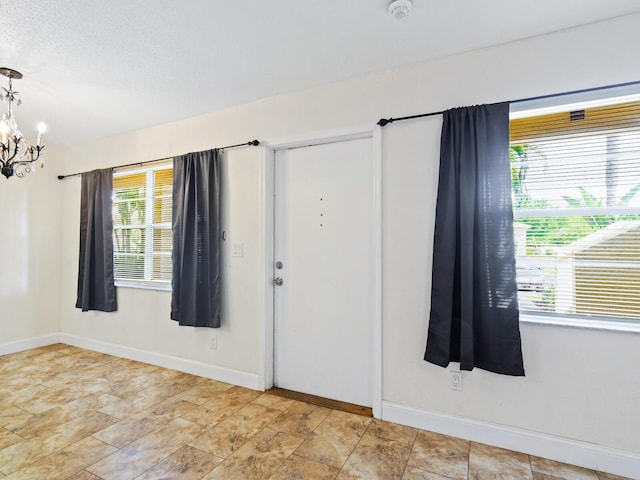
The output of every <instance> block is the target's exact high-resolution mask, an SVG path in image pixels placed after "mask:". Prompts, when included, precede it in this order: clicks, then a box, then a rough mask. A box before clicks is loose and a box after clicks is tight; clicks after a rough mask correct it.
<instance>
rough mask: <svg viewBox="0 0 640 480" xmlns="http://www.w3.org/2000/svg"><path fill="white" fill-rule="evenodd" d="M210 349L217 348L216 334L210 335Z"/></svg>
mask: <svg viewBox="0 0 640 480" xmlns="http://www.w3.org/2000/svg"><path fill="white" fill-rule="evenodd" d="M210 347H211V350H217V349H218V336H217V335H214V336H213V337H211V345H210Z"/></svg>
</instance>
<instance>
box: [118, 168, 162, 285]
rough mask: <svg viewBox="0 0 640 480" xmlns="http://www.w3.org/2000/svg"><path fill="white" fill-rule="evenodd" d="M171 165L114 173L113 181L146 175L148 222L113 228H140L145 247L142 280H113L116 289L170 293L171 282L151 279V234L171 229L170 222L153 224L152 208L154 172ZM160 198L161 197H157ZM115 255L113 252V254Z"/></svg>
mask: <svg viewBox="0 0 640 480" xmlns="http://www.w3.org/2000/svg"><path fill="white" fill-rule="evenodd" d="M172 168H173V165H172V163H171V160H167V161H162V162H159V163H154V164H153V165H152V166H149V167H142V168H136V169H130V170H129V169H128V170H121V171H115V172H114V173H113V177H114V179H115V178H117V177H123V176H129V175H135V174H140V173H144V174H145V175H146V182H147V185H146V189H145V192H146V196H145V219H146V220H148V221H146V222H145V224H144V225H118V226H115V225H114V226H113V229H114V230H123V229H126V228H140V229H144V230H145V247H144V252H145V253H144V257H143V258H144V277H145V278H144V280H136V279H130V278H115V279H114V280H115V285H116V287H125V288H141V289H146V290H161V291H171V280H155V279H153V278H152V277H153V258H154V251H153V232H154V230H155V229H156V228H171V222H162V223H153V213H154V212H153V207H154V202H153V201H154V193H155V175H154V174H155V172H157V171H159V170H171V169H172ZM158 198H161V197H158ZM114 255H115V252H114ZM158 255H160V256H168V257H170V256H171V253H168V254H166V253H160V252H158V253H155V256H158Z"/></svg>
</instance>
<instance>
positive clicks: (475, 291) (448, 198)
mask: <svg viewBox="0 0 640 480" xmlns="http://www.w3.org/2000/svg"><path fill="white" fill-rule="evenodd" d="M424 359H425V360H426V361H428V362H431V363H433V364H436V365H439V366H442V367H446V366H447V365H448V364H449V362H460V368H461V369H462V370H472V369H473V368H474V367H478V368H481V369H484V370H488V371H491V372H495V373H500V374H506V375H524V367H523V362H522V350H521V341H520V330H519V312H518V291H517V285H516V264H515V248H514V238H513V211H512V205H511V168H510V163H509V105H508V103H500V104H493V105H480V106H474V107H465V108H455V109H452V110H448V111H447V112H445V113H444V118H443V126H442V137H441V150H440V173H439V183H438V196H437V203H436V220H435V233H434V246H433V272H432V289H431V314H430V319H429V331H428V338H427V348H426V352H425V356H424Z"/></svg>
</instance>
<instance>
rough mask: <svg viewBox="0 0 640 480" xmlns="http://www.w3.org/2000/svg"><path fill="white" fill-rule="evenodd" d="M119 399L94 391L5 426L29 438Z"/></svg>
mask: <svg viewBox="0 0 640 480" xmlns="http://www.w3.org/2000/svg"><path fill="white" fill-rule="evenodd" d="M117 400H119V399H118V397H114V396H113V395H109V394H106V393H102V392H100V393H93V394H91V395H87V396H86V397H82V398H79V399H78V400H74V401H73V402H69V403H67V404H65V405H62V406H59V407H55V408H52V409H51V410H47V411H46V412H44V413H43V414H41V415H35V416H32V417H31V418H29V419H26V420H25V421H23V422H20V423H16V424H14V425H13V426H11V427H9V426H7V427H5V428H7V430H11V431H12V432H13V433H16V434H18V435H20V436H21V437H25V438H29V437H33V436H34V435H38V434H39V433H40V432H42V431H45V430H48V429H50V428H52V427H55V426H57V425H61V424H63V423H66V422H68V421H69V420H72V419H74V418H77V417H80V416H83V415H86V414H87V413H88V412H92V411H94V410H97V409H99V408H101V407H104V406H105V405H108V404H109V403H112V402H114V401H117Z"/></svg>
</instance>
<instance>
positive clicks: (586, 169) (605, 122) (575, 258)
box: [510, 102, 640, 321]
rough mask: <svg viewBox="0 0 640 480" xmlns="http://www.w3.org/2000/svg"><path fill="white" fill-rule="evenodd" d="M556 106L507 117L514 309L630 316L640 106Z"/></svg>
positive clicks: (637, 282) (638, 211)
mask: <svg viewBox="0 0 640 480" xmlns="http://www.w3.org/2000/svg"><path fill="white" fill-rule="evenodd" d="M572 108H575V106H573V107H572ZM555 111H556V113H551V114H545V115H537V116H530V117H528V116H526V114H525V115H522V114H518V117H519V118H517V119H512V120H511V149H510V155H511V173H512V186H513V206H514V218H515V225H514V233H515V240H516V262H517V281H518V290H519V303H520V310H521V311H522V312H526V313H531V314H544V315H559V316H563V317H566V316H575V317H588V318H600V319H603V318H605V319H618V320H623V321H637V320H639V319H640V102H627V103H619V104H613V105H604V106H597V107H593V108H587V109H582V110H580V109H578V110H575V109H573V110H572V111H559V112H558V109H557V108H556V109H555Z"/></svg>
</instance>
